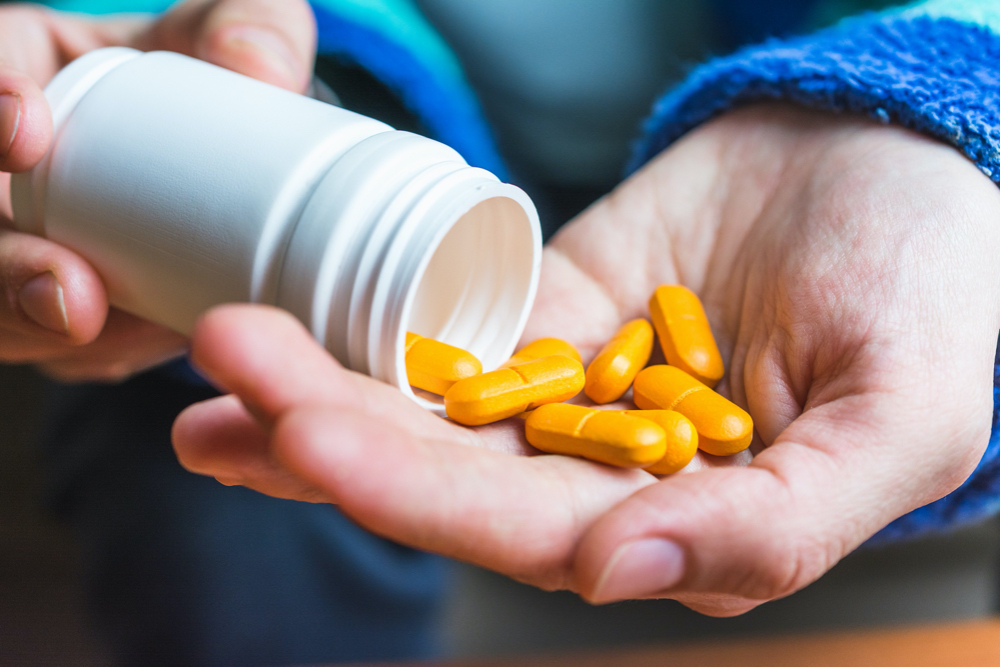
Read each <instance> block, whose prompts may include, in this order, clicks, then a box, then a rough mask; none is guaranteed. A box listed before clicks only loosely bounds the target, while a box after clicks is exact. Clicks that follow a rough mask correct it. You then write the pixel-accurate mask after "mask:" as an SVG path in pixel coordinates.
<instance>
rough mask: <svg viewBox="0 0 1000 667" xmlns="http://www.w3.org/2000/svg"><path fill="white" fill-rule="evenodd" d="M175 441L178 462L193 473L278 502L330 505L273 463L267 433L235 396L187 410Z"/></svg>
mask: <svg viewBox="0 0 1000 667" xmlns="http://www.w3.org/2000/svg"><path fill="white" fill-rule="evenodd" d="M171 438H172V440H173V443H174V451H175V452H176V453H177V459H178V460H179V461H180V463H181V465H182V466H184V467H185V468H186V469H187V470H190V471H191V472H194V473H198V474H200V475H210V476H212V477H215V478H216V479H217V480H219V481H220V482H222V483H223V484H226V485H230V486H231V485H234V484H240V485H242V486H246V487H248V488H251V489H254V490H256V491H260V492H261V493H266V494H267V495H269V496H274V497H277V498H289V499H293V500H303V501H307V502H330V499H329V498H328V497H326V496H325V495H323V494H322V493H321V492H320V491H318V490H317V489H315V488H313V487H311V486H309V485H308V484H306V483H305V482H304V481H303V480H302V479H301V478H299V477H296V476H293V475H292V474H291V473H289V472H288V471H287V470H285V469H284V468H283V467H282V466H280V465H279V464H278V462H277V461H275V460H274V457H273V456H271V451H270V445H269V434H268V432H267V431H266V430H265V429H264V428H263V427H262V426H261V425H260V424H259V423H258V422H257V420H256V419H254V418H253V416H252V415H251V414H250V413H249V412H247V409H246V407H244V405H243V403H242V402H241V401H240V400H239V398H237V397H236V396H232V395H229V396H220V397H218V398H213V399H211V400H208V401H203V402H201V403H196V404H194V405H192V406H190V407H188V408H187V409H185V410H184V411H183V412H182V413H181V414H180V415H179V416H178V417H177V420H176V421H175V422H174V427H173V431H172V433H171Z"/></svg>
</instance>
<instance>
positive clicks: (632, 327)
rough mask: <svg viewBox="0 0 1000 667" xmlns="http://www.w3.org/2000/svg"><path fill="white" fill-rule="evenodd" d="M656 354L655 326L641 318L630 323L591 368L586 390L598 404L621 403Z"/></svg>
mask: <svg viewBox="0 0 1000 667" xmlns="http://www.w3.org/2000/svg"><path fill="white" fill-rule="evenodd" d="M652 351H653V327H652V326H650V324H649V322H647V321H646V320H644V319H642V318H640V319H637V320H632V321H631V322H626V323H625V324H624V325H623V326H622V328H621V329H619V330H618V333H616V334H615V337H614V338H612V339H611V340H610V341H608V344H607V345H605V346H604V347H603V348H602V349H601V351H600V352H598V353H597V356H596V357H594V360H593V361H592V362H590V365H589V366H587V384H586V385H584V388H583V391H584V393H585V394H587V396H589V397H590V400H592V401H594V403H610V402H611V401H617V400H618V399H619V398H621V397H622V395H623V394H624V393H625V392H626V391H628V388H629V387H630V386H631V385H632V380H634V379H635V376H636V374H637V373H638V372H639V371H641V370H642V368H643V366H645V365H646V362H647V361H649V355H650V353H651V352H652Z"/></svg>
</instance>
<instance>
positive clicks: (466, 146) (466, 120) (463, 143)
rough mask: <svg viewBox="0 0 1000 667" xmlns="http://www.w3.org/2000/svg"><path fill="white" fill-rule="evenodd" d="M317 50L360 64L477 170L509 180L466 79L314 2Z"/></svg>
mask: <svg viewBox="0 0 1000 667" xmlns="http://www.w3.org/2000/svg"><path fill="white" fill-rule="evenodd" d="M312 7H313V13H314V14H315V15H316V26H317V29H318V31H319V41H318V44H317V49H318V51H319V52H320V53H323V54H327V55H334V56H337V57H339V58H342V59H344V60H346V61H348V62H350V63H353V64H357V65H360V66H361V67H364V68H365V69H366V70H368V71H369V72H371V73H372V74H373V75H375V76H376V77H377V78H378V79H379V80H381V81H382V82H383V83H385V84H386V85H387V86H389V88H391V89H392V90H394V91H395V92H396V93H397V94H398V95H399V96H400V98H401V99H402V100H403V102H404V104H406V106H407V107H408V108H409V109H410V110H411V111H413V112H414V113H415V114H416V115H417V116H419V117H420V119H421V120H422V121H423V123H424V124H425V125H426V126H427V128H428V129H429V130H430V132H431V135H432V136H433V138H434V139H437V140H438V141H440V142H442V143H445V144H448V145H449V146H451V147H452V148H454V149H455V150H456V151H458V152H459V153H461V155H462V157H464V158H465V159H466V161H467V162H468V163H469V164H471V165H472V166H474V167H481V168H483V169H487V170H489V171H491V172H493V173H494V174H495V175H496V176H497V177H498V178H500V179H501V180H506V179H507V169H506V167H505V166H504V164H503V161H502V160H501V159H500V155H499V153H498V152H497V149H496V145H495V143H494V141H493V135H492V134H491V132H490V130H489V127H488V126H487V124H486V121H485V119H484V118H483V116H482V112H481V110H480V108H479V103H478V101H477V100H476V98H475V96H474V95H473V93H472V91H471V89H469V88H467V87H466V84H465V83H464V81H460V80H457V79H455V80H449V79H450V77H444V76H439V75H437V74H435V72H433V71H431V70H430V69H428V68H427V67H426V66H425V65H424V64H423V63H421V62H420V60H418V59H417V58H416V57H415V55H414V54H413V53H411V52H410V51H408V50H407V49H405V48H404V47H403V46H401V45H399V44H397V43H395V42H393V41H390V40H388V39H386V37H385V36H384V35H382V34H381V33H379V32H377V31H375V30H372V29H371V28H368V27H367V26H364V25H361V24H359V23H355V22H353V21H351V20H349V19H346V18H345V17H343V16H340V15H338V14H335V13H333V12H331V11H329V10H327V9H325V8H324V7H322V6H320V5H316V4H313V6H312Z"/></svg>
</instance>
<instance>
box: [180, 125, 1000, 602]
mask: <svg viewBox="0 0 1000 667" xmlns="http://www.w3.org/2000/svg"><path fill="white" fill-rule="evenodd" d="M998 219H1000V193H998V192H997V189H996V186H995V185H993V184H992V183H991V182H990V181H989V180H988V179H987V178H986V177H985V176H983V175H982V174H981V173H980V172H979V171H978V169H976V167H975V166H974V165H972V164H971V163H969V162H968V161H967V160H966V159H965V158H964V157H962V156H961V155H959V154H958V153H957V152H956V151H954V150H953V149H951V148H949V147H947V146H944V145H941V144H938V143H936V142H934V141H931V140H929V139H925V138H922V137H920V136H917V135H915V134H912V133H909V132H907V131H905V130H901V129H897V128H893V127H886V126H880V125H875V124H873V123H870V122H868V121H866V120H861V119H855V118H850V117H834V116H829V115H823V114H818V113H812V112H807V111H803V110H799V109H793V108H786V107H781V106H757V107H752V108H748V109H744V110H741V111H738V112H734V113H731V114H729V115H727V116H724V117H722V118H719V119H717V120H715V121H713V122H711V123H708V124H706V125H705V126H703V127H702V128H700V129H698V130H696V131H694V132H692V133H690V134H689V135H688V136H687V137H685V138H684V139H683V140H681V141H680V142H678V143H677V144H675V145H674V146H673V147H672V148H670V149H669V150H667V151H665V152H664V153H663V154H661V155H660V156H659V157H658V158H656V159H655V160H654V161H652V162H651V163H650V164H648V165H647V166H646V167H645V168H644V169H642V170H641V171H640V172H638V173H637V174H635V175H634V176H633V177H631V178H630V179H629V180H628V181H626V182H625V183H623V184H622V185H621V186H620V187H619V188H618V189H617V190H616V191H615V192H614V193H612V194H611V195H609V196H608V197H606V198H605V199H603V200H602V201H600V202H598V203H597V204H595V205H594V206H593V207H591V208H590V209H589V210H588V211H586V212H585V213H583V214H582V215H581V216H580V217H579V218H578V219H576V220H575V221H574V222H572V223H570V224H569V225H568V226H567V227H566V228H565V229H564V230H563V231H562V232H560V234H559V235H558V236H557V237H556V238H555V239H554V241H553V242H552V243H551V244H550V245H549V247H548V248H547V250H546V256H545V260H544V264H543V271H542V283H541V287H540V293H539V298H538V301H537V304H536V307H535V310H534V313H533V316H532V319H531V321H530V323H529V327H528V331H527V332H526V334H525V340H529V339H531V338H535V337H538V336H543V335H555V336H561V337H564V338H566V339H568V340H570V341H572V342H574V343H576V344H578V345H579V346H580V347H581V348H582V350H583V351H584V352H585V356H587V355H588V354H589V355H592V354H593V353H594V352H596V350H597V348H598V347H599V346H600V345H601V344H602V342H603V341H604V340H606V339H607V338H609V337H610V336H611V334H612V333H613V332H614V330H615V329H616V327H617V326H618V325H620V324H621V323H622V322H624V321H626V320H628V319H631V318H634V317H638V316H643V315H645V313H646V302H647V299H648V298H649V295H650V294H651V293H652V291H653V289H654V288H655V287H656V286H657V285H659V284H662V283H675V282H680V283H683V284H686V285H688V286H690V287H691V288H692V289H694V290H695V291H696V292H698V293H699V294H700V295H701V297H702V299H703V301H704V303H705V305H706V309H707V312H708V315H709V319H710V320H711V322H712V324H713V328H714V330H715V332H716V336H717V338H718V341H719V344H720V348H721V349H722V350H723V353H724V356H725V357H726V361H727V369H728V374H727V376H726V378H724V380H723V382H722V383H721V384H720V387H719V390H720V391H722V392H723V393H726V394H728V395H729V396H731V397H732V399H733V400H734V401H736V402H737V403H739V404H741V405H743V406H744V407H747V408H748V410H749V412H750V413H751V415H752V416H753V417H754V419H755V426H756V434H755V443H754V445H753V447H752V449H753V451H754V452H755V453H756V456H755V457H754V458H753V460H752V462H750V464H749V465H747V466H725V465H722V466H718V465H711V463H713V462H712V461H710V460H709V459H708V458H707V457H706V458H705V459H703V460H702V461H701V462H700V463H699V464H696V465H694V466H692V467H691V469H690V470H686V471H685V472H684V473H683V474H678V475H674V476H671V477H667V478H663V479H660V480H657V479H656V478H654V477H652V476H650V475H648V474H646V473H644V472H641V471H634V470H631V471H630V470H616V469H612V468H608V467H605V466H602V465H599V464H594V463H589V462H587V461H583V460H578V459H571V458H566V457H560V456H544V455H532V454H537V453H536V452H532V450H531V449H530V447H528V446H527V445H526V444H525V442H524V440H523V436H522V435H521V431H522V430H523V423H522V422H520V420H516V419H513V420H508V421H507V422H503V423H500V424H496V425H492V426H489V427H485V428H480V429H465V428H462V427H458V426H456V425H454V424H452V423H450V422H447V421H444V420H440V419H438V418H435V417H432V416H430V415H429V414H426V413H424V412H422V411H421V410H420V409H418V408H416V406H414V405H413V404H411V403H409V402H408V401H407V399H405V398H403V396H402V395H401V394H400V393H399V392H397V391H396V390H394V389H392V388H390V387H387V386H384V385H381V384H379V383H377V382H375V381H373V380H371V379H369V378H366V377H363V376H360V375H358V374H356V373H353V372H350V371H346V370H344V369H343V368H341V367H339V366H338V365H337V364H336V363H335V362H334V361H333V360H332V359H331V358H330V357H329V355H327V354H326V353H325V352H324V351H323V350H322V349H320V347H319V346H318V345H316V344H315V343H314V342H312V341H311V340H310V339H309V337H308V335H307V334H306V332H305V331H304V329H302V327H300V326H299V325H298V324H296V323H295V322H293V321H292V320H291V318H290V317H289V316H286V315H283V314H280V313H279V312H278V311H274V310H270V309H264V308H260V307H248V306H227V307H223V308H221V309H217V310H215V311H213V312H211V313H210V314H209V315H207V316H206V317H205V318H204V319H203V320H202V321H201V322H200V324H199V326H198V328H197V330H196V333H195V335H194V339H193V355H194V360H195V362H196V363H197V364H198V365H199V366H200V367H201V368H202V369H203V370H204V371H205V372H206V373H208V374H209V375H210V376H211V377H212V378H213V379H214V380H215V381H216V382H217V383H218V384H219V385H220V386H222V387H224V388H225V389H226V390H228V391H230V392H232V395H229V396H224V397H221V398H218V399H215V400H213V401H209V402H206V403H202V404H198V405H195V406H192V407H191V408H189V409H188V410H187V411H186V412H185V413H183V414H182V415H181V417H180V418H179V419H178V421H177V423H176V424H175V428H174V444H175V449H176V451H177V453H178V456H179V458H180V460H181V462H182V463H183V464H184V465H186V466H187V467H188V468H190V469H191V470H194V471H197V472H201V473H204V474H210V475H214V476H216V477H217V478H219V479H220V480H221V481H223V482H225V483H229V484H244V485H246V486H249V487H251V488H255V489H258V490H260V491H262V492H264V493H269V494H271V495H276V496H280V497H289V498H298V499H303V500H311V501H318V502H334V503H337V504H338V505H339V506H340V508H341V509H342V510H343V511H344V512H345V513H346V514H348V515H349V516H350V517H352V518H353V519H354V520H355V521H357V522H358V523H360V524H361V525H363V526H365V527H367V528H369V529H370V530H373V531H374V532H376V533H379V534H381V535H384V536H387V537H390V538H392V539H395V540H398V541H401V542H403V543H406V544H409V545H412V546H415V547H418V548H422V549H427V550H430V551H434V552H438V553H442V554H445V555H448V556H453V557H456V558H460V559H463V560H466V561H470V562H473V563H476V564H478V565H482V566H484V567H488V568H491V569H494V570H497V571H499V572H502V573H505V574H508V575H510V576H512V577H515V578H517V579H519V580H522V581H525V582H528V583H531V584H534V585H537V586H541V587H543V588H547V589H553V588H567V589H571V590H574V591H577V592H579V593H580V594H581V595H582V596H583V597H585V598H586V599H588V600H590V601H593V602H608V601H612V600H618V599H624V598H649V597H669V598H675V599H677V600H680V601H681V602H683V603H684V604H686V605H688V606H690V607H692V608H694V609H696V610H699V611H702V612H704V613H709V614H714V615H730V614H735V613H740V612H743V611H746V610H748V609H750V608H752V607H754V606H756V605H758V604H760V603H762V602H765V601H767V600H771V599H774V598H778V597H782V596H785V595H788V594H790V593H792V592H794V591H796V590H798V589H800V588H802V587H803V586H805V585H807V584H808V583H810V582H812V581H813V580H815V579H816V578H818V577H819V576H820V575H822V574H823V573H824V572H825V571H827V570H828V569H829V568H830V567H832V566H833V565H834V564H835V563H836V562H837V561H838V560H839V559H840V558H842V557H843V556H844V555H846V554H847V553H848V552H850V551H851V550H853V549H854V548H855V547H857V546H858V545H859V544H860V543H861V542H863V541H864V540H865V539H867V538H868V537H870V536H871V535H872V534H874V533H875V532H876V531H877V530H879V529H880V528H881V527H883V526H885V525H886V524H887V523H888V522H890V521H891V520H893V519H894V518H896V517H898V516H901V515H902V514H904V513H906V512H908V511H910V510H912V509H914V508H916V507H919V506H921V505H923V504H926V503H928V502H931V501H933V500H935V499H938V498H940V497H942V496H943V495H945V494H947V493H948V492H949V491H951V490H953V489H954V488H956V487H957V486H958V485H959V484H960V483H961V482H962V481H963V480H964V479H965V478H966V477H967V476H968V475H969V474H970V473H971V472H972V470H973V469H974V467H975V465H976V463H977V461H978V460H979V458H980V457H981V455H982V453H983V451H984V447H985V446H986V443H987V440H988V437H989V430H990V422H991V414H992V409H993V403H992V391H991V389H992V366H993V363H992V362H993V358H994V352H995V349H996V344H997V334H998V331H1000V272H998V271H996V257H997V256H998V253H1000V225H997V224H996V221H997V220H998ZM525 454H528V455H527V456H525Z"/></svg>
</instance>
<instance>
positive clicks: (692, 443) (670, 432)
mask: <svg viewBox="0 0 1000 667" xmlns="http://www.w3.org/2000/svg"><path fill="white" fill-rule="evenodd" d="M625 414H627V415H631V416H633V417H639V418H640V419H648V420H649V421H651V422H653V423H654V424H656V425H657V426H659V427H660V428H662V429H663V431H664V433H666V436H667V448H666V452H665V453H664V454H663V458H661V459H660V460H659V461H657V462H656V463H654V464H653V465H651V466H645V467H644V469H645V470H646V472H651V473H653V474H654V475H672V474H674V473H675V472H677V471H678V470H680V469H681V468H683V467H684V466H686V465H687V464H688V463H690V462H691V459H693V458H694V455H695V453H696V452H697V451H698V431H697V430H696V429H695V427H694V424H692V423H691V420H690V419H688V418H687V417H685V416H684V415H682V414H681V413H679V412H677V411H676V410H626V411H625Z"/></svg>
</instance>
